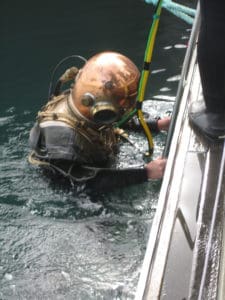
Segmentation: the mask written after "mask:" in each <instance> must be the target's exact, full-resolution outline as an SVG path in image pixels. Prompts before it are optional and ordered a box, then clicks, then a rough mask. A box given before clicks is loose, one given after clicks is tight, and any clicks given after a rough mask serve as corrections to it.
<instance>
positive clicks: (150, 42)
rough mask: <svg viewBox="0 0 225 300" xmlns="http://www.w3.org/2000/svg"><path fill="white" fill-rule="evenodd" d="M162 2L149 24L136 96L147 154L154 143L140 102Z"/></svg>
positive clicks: (150, 152) (143, 94) (142, 96)
mask: <svg viewBox="0 0 225 300" xmlns="http://www.w3.org/2000/svg"><path fill="white" fill-rule="evenodd" d="M162 2H163V0H159V1H158V3H157V6H156V10H155V13H154V15H153V22H152V26H151V29H150V32H149V36H148V41H147V46H146V50H145V57H144V66H143V70H142V73H141V79H140V84H139V88H138V96H137V114H138V119H139V121H140V123H141V125H142V127H143V129H144V132H145V135H146V137H147V139H148V144H149V153H148V155H152V153H153V148H154V143H153V138H152V134H151V131H150V129H149V127H148V125H147V124H146V121H145V119H144V115H143V112H142V109H141V108H142V102H143V100H144V96H145V91H146V86H147V82H148V78H149V74H150V63H151V60H152V54H153V49H154V45H155V39H156V33H157V30H158V26H159V18H160V15H161V10H162Z"/></svg>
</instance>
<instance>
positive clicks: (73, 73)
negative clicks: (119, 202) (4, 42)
mask: <svg viewBox="0 0 225 300" xmlns="http://www.w3.org/2000/svg"><path fill="white" fill-rule="evenodd" d="M65 74H67V75H68V74H69V75H68V78H69V79H71V78H72V79H73V85H72V87H71V88H70V89H68V90H65V91H63V92H61V91H60V88H59V86H58V87H57V91H56V92H55V93H54V95H53V96H52V97H51V99H50V100H49V101H48V102H47V104H46V105H45V106H44V107H43V108H42V110H41V111H40V112H39V113H38V115H37V121H36V123H35V124H34V127H33V128H32V129H31V132H30V138H29V143H30V147H31V149H32V152H31V154H30V156H29V162H30V163H32V164H35V165H38V166H41V167H43V168H44V169H47V170H51V172H52V173H53V174H55V175H60V176H61V175H62V176H63V177H64V178H67V179H69V181H72V182H73V183H75V184H79V183H81V184H85V186H86V187H88V188H98V189H103V190H105V189H106V190H107V189H111V188H114V187H122V186H127V185H131V184H138V183H142V182H145V181H148V180H149V179H160V178H162V177H163V173H164V169H165V165H166V159H164V158H157V159H156V160H153V161H151V162H149V163H147V164H146V165H144V166H143V167H140V168H132V167H131V168H126V169H118V168H115V167H113V163H114V161H115V157H116V154H117V153H118V144H119V140H120V139H121V138H122V137H123V136H124V133H125V131H124V130H123V129H121V128H117V127H116V126H115V124H116V122H117V121H118V120H120V119H121V118H122V117H123V116H124V115H125V114H127V113H128V112H129V111H131V110H132V109H133V108H134V107H135V105H136V96H137V89H138V84H139V78H140V73H139V71H138V69H137V67H136V66H135V64H134V63H133V62H132V61H131V60H130V59H128V58H127V57H126V56H124V55H122V54H120V53H117V52H110V51H109V52H102V53H99V54H97V55H95V56H93V57H92V58H90V59H89V60H88V61H87V62H86V63H85V64H84V66H83V67H82V68H81V69H76V68H75V67H72V68H71V69H69V70H67V71H66V73H65ZM145 117H146V122H147V124H148V126H149V127H150V128H151V130H153V131H155V132H159V131H161V130H167V129H168V126H169V122H170V118H169V117H166V118H163V119H160V118H151V117H150V116H149V115H148V114H146V113H145ZM125 127H126V128H129V129H134V130H139V128H140V125H139V122H138V120H137V118H136V117H133V118H132V119H131V120H129V121H128V122H127V123H126V124H125Z"/></svg>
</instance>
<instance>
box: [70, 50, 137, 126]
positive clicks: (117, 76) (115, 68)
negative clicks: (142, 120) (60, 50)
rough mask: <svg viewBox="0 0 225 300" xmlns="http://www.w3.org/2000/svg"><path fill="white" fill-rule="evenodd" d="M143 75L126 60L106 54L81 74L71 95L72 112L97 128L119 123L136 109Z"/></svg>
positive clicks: (120, 56)
mask: <svg viewBox="0 0 225 300" xmlns="http://www.w3.org/2000/svg"><path fill="white" fill-rule="evenodd" d="M139 78H140V73H139V71H138V69H137V67H136V66H135V64H134V63H133V62H132V61H131V60H130V59H128V58H127V57H126V56H124V55H122V54H120V53H116V52H102V53H99V54H97V55H95V56H93V57H92V58H90V59H89V60H88V61H87V62H86V64H85V65H84V67H83V68H82V69H81V70H80V71H79V73H78V75H77V77H76V79H75V84H74V87H73V90H72V93H71V96H72V97H71V105H72V108H73V109H74V110H75V111H77V112H78V113H79V114H80V115H81V116H82V117H84V118H85V119H88V120H89V121H92V122H95V123H97V124H110V123H113V122H114V121H116V120H118V119H119V118H120V117H121V116H122V115H123V114H124V113H126V112H127V111H128V110H130V109H132V108H133V107H134V105H135V98H136V95H137V89H138V82H139Z"/></svg>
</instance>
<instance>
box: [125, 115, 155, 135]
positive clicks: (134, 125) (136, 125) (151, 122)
mask: <svg viewBox="0 0 225 300" xmlns="http://www.w3.org/2000/svg"><path fill="white" fill-rule="evenodd" d="M144 117H145V121H146V123H147V125H148V127H149V128H150V130H151V131H152V132H153V133H156V134H157V133H159V132H160V130H159V128H158V120H159V119H160V117H155V118H154V117H152V116H150V114H148V113H146V112H144ZM124 128H128V129H132V130H135V131H140V130H142V126H141V125H140V122H139V120H138V118H137V116H134V117H133V118H132V119H131V120H130V121H129V122H128V123H127V124H125V125H124Z"/></svg>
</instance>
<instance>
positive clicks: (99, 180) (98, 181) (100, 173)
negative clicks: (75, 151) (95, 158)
mask: <svg viewBox="0 0 225 300" xmlns="http://www.w3.org/2000/svg"><path fill="white" fill-rule="evenodd" d="M165 165H166V159H163V158H157V159H156V160H153V161H151V162H150V163H148V164H147V165H145V166H144V167H143V168H126V169H113V168H93V167H84V169H86V171H87V172H89V174H91V173H92V175H91V176H90V177H89V178H86V185H87V187H88V188H94V189H101V190H110V189H113V188H120V187H125V186H129V185H133V184H139V183H143V182H146V181H148V180H151V179H161V178H162V177H163V173H164V169H165Z"/></svg>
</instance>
